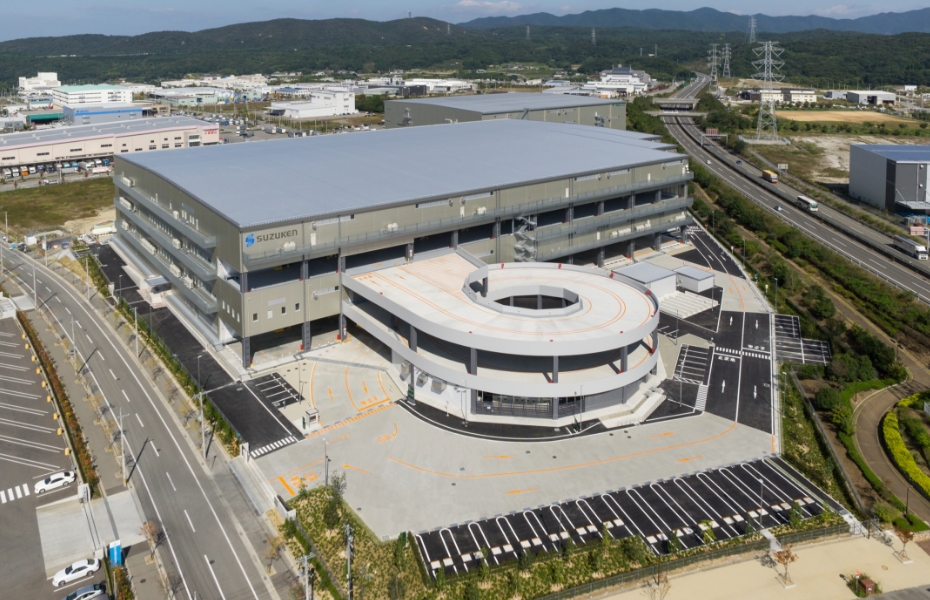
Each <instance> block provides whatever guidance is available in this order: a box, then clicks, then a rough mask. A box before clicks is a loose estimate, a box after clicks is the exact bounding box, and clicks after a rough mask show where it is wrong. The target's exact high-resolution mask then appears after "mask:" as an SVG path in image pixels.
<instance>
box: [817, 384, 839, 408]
mask: <svg viewBox="0 0 930 600" xmlns="http://www.w3.org/2000/svg"><path fill="white" fill-rule="evenodd" d="M841 401H842V398H841V397H840V392H839V390H837V389H836V388H835V387H833V386H830V385H825V386H824V387H822V388H820V389H819V390H817V394H816V395H815V396H814V406H816V407H817V408H819V409H821V410H833V409H834V408H836V407H837V406H839V404H840V402H841Z"/></svg>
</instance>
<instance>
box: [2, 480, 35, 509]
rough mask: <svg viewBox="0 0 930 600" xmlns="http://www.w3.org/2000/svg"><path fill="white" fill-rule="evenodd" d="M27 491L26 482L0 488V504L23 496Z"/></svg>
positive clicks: (27, 493) (26, 494) (27, 485)
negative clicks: (3, 488)
mask: <svg viewBox="0 0 930 600" xmlns="http://www.w3.org/2000/svg"><path fill="white" fill-rule="evenodd" d="M29 493H30V492H29V484H28V483H24V484H22V485H17V486H14V487H11V488H8V489H6V490H0V505H2V504H6V503H7V502H13V501H15V500H20V499H22V498H25V497H26V496H28V495H29Z"/></svg>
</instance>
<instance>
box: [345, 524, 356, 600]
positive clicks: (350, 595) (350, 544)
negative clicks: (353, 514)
mask: <svg viewBox="0 0 930 600" xmlns="http://www.w3.org/2000/svg"><path fill="white" fill-rule="evenodd" d="M354 541H355V538H354V537H352V526H351V525H349V524H348V523H346V592H347V594H348V598H349V600H352V599H353V598H354V597H355V594H354V591H353V590H352V550H353V545H354V544H353V542H354Z"/></svg>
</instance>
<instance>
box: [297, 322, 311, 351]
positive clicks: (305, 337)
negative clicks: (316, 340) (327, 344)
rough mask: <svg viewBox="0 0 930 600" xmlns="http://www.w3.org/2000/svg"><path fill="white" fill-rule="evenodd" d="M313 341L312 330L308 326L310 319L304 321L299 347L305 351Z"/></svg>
mask: <svg viewBox="0 0 930 600" xmlns="http://www.w3.org/2000/svg"><path fill="white" fill-rule="evenodd" d="M312 341H313V331H312V330H311V328H310V321H304V326H303V331H302V341H301V344H300V349H301V350H304V351H307V350H309V349H310V343H311V342H312Z"/></svg>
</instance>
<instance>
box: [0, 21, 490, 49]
mask: <svg viewBox="0 0 930 600" xmlns="http://www.w3.org/2000/svg"><path fill="white" fill-rule="evenodd" d="M446 27H447V26H446V23H444V22H441V21H436V20H435V19H427V18H422V17H421V18H416V19H398V20H396V21H386V22H381V21H366V20H364V19H325V20H316V21H314V20H304V19H274V20H272V21H260V22H257V23H239V24H236V25H227V26H226V27H218V28H216V29H204V30H203V31H196V32H193V33H190V32H186V31H157V32H153V33H146V34H142V35H137V36H109V35H69V36H62V37H41V38H24V39H18V40H10V41H6V42H0V53H6V52H9V53H18V54H32V55H38V56H60V55H77V56H105V55H111V56H112V55H126V54H179V53H180V54H191V53H198V52H224V51H225V52H228V51H238V50H265V51H279V52H293V51H295V49H296V50H304V49H307V48H322V47H332V46H346V45H351V46H372V45H376V46H377V45H383V46H394V45H401V44H410V43H414V42H415V43H439V42H448V41H449V38H450V36H449V35H448V34H447V33H446ZM451 31H452V34H453V35H458V36H462V35H466V33H467V32H466V31H465V30H464V29H463V28H461V27H459V26H457V25H455V26H452V27H451ZM469 35H471V36H474V35H479V36H480V35H482V34H480V33H477V34H476V33H471V34H469Z"/></svg>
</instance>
